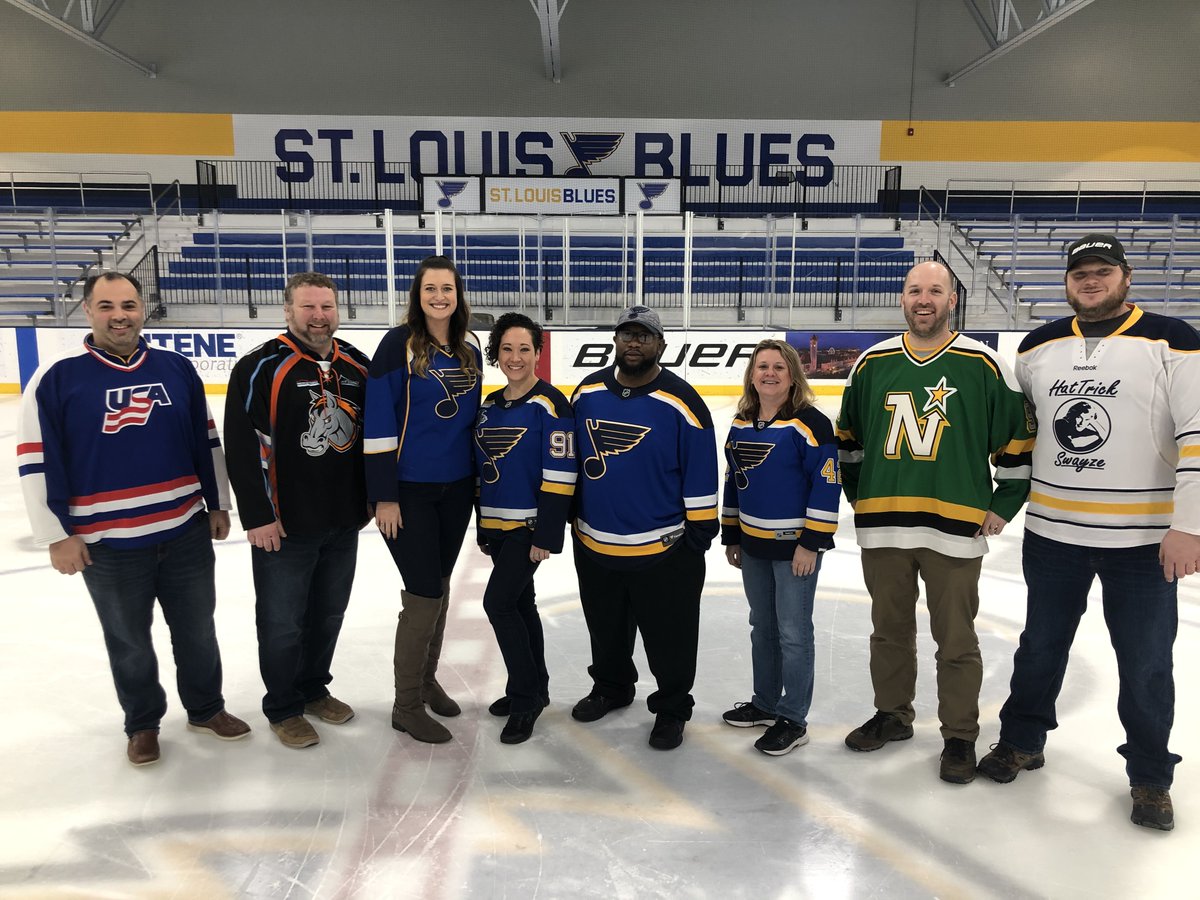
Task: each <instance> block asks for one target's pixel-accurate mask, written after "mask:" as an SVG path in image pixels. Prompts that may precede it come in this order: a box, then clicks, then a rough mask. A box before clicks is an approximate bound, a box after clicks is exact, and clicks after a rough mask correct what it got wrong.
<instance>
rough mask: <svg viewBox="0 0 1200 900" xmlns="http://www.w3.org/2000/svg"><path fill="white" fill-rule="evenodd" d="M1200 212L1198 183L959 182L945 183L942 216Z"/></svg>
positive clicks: (1129, 215)
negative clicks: (943, 211) (943, 212)
mask: <svg viewBox="0 0 1200 900" xmlns="http://www.w3.org/2000/svg"><path fill="white" fill-rule="evenodd" d="M1189 211H1190V212H1193V213H1194V212H1200V180H1194V179H1177V180H1164V179H1155V180H1144V179H1143V180H1136V179H1130V180H1117V179H1099V180H1097V179H1088V180H1075V181H1071V180H1064V179H1050V180H1044V181H1038V180H1028V179H997V178H988V179H963V178H952V179H949V180H948V181H947V182H946V204H945V214H946V215H947V216H956V217H958V218H962V217H964V216H968V217H981V218H982V217H988V216H992V217H1001V218H1006V219H1011V218H1013V217H1014V216H1017V215H1020V216H1025V217H1027V218H1030V217H1036V216H1044V217H1046V218H1060V219H1061V218H1068V217H1075V218H1079V219H1091V218H1097V217H1102V218H1107V219H1112V218H1114V217H1116V218H1139V219H1145V218H1148V217H1152V216H1170V215H1176V214H1180V213H1186V212H1189Z"/></svg>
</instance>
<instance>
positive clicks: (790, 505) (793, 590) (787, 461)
mask: <svg viewBox="0 0 1200 900" xmlns="http://www.w3.org/2000/svg"><path fill="white" fill-rule="evenodd" d="M813 403H814V397H813V392H812V389H811V388H810V387H809V385H808V381H807V380H806V379H805V377H804V371H803V368H802V366H801V363H800V356H799V354H798V353H797V352H796V350H795V349H794V348H793V347H791V346H790V345H789V344H787V343H786V342H784V341H779V340H773V339H768V340H764V341H760V342H759V343H758V345H757V346H756V347H755V348H754V355H753V356H752V357H751V359H750V363H749V364H748V365H747V367H746V375H745V378H744V380H743V389H742V397H741V400H740V401H739V402H738V407H737V412H736V414H735V415H734V419H733V425H732V427H731V428H730V429H729V437H728V439H727V440H726V441H725V460H726V463H727V466H728V468H727V470H726V473H725V494H724V500H723V503H722V510H721V542H722V543H723V544H725V545H726V546H725V556H726V558H727V559H728V560H729V563H730V565H732V566H734V567H735V568H738V569H741V571H742V584H743V586H744V587H745V590H746V599H747V600H748V601H749V603H750V648H751V661H752V665H753V670H754V696H753V698H752V699H751V700H750V701H749V702H746V703H738V704H736V705H735V706H734V708H733V709H731V710H729V711H728V712H726V713H725V714H724V716H723V718H724V720H725V721H726V722H727V723H728V724H730V725H734V726H736V727H739V728H748V727H752V726H755V725H768V726H769V727H768V728H767V731H766V733H765V734H764V735H763V736H762V737H760V738H759V739H758V741H756V742H755V744H754V746H755V749H757V750H760V751H762V752H763V753H767V754H770V755H772V756H782V755H783V754H785V753H790V752H791V751H792V750H794V749H796V748H797V747H799V746H802V745H803V744H806V743H808V709H809V705H810V704H811V702H812V691H813V622H812V617H813V597H814V595H815V594H816V589H817V573H818V572H819V571H820V569H821V553H822V552H823V551H825V550H827V549H829V548H830V547H832V546H833V533H834V531H836V530H837V519H838V499H839V494H840V491H841V485H840V481H839V478H838V463H837V443H836V438H835V437H834V432H833V426H832V425H831V424H830V421H829V419H828V418H826V417H825V415H824V414H823V413H821V411H820V410H818V409H817V408H816V407H815V406H814V405H813Z"/></svg>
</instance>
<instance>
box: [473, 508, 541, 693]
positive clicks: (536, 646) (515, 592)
mask: <svg viewBox="0 0 1200 900" xmlns="http://www.w3.org/2000/svg"><path fill="white" fill-rule="evenodd" d="M531 538H532V534H531V532H529V531H528V530H526V529H523V528H522V529H518V530H516V531H512V532H509V533H507V534H506V535H505V536H504V537H502V538H492V537H489V538H488V553H489V555H490V556H491V558H492V577H491V578H489V579H488V583H487V588H486V589H485V590H484V592H483V611H484V612H486V613H487V617H488V621H489V622H491V623H492V629H493V630H494V631H495V632H496V643H497V644H498V645H499V646H500V655H501V656H503V657H504V666H505V668H507V669H508V685H507V687H506V688H505V691H504V693H505V696H507V697H508V699H509V700H510V701H512V712H514V713H526V712H533V711H534V710H535V709H540V708H541V705H542V700H543V698H544V697H546V696H547V695H548V693H549V690H550V688H549V685H550V676H549V674H548V673H547V672H546V641H545V638H544V637H543V635H542V620H541V619H540V618H539V617H538V611H537V601H536V598H535V595H534V590H533V573H534V572H536V571H537V567H538V565H539V564H538V563H535V562H532V561H530V559H529V549H530V547H531V546H532V545H531V543H530V541H531Z"/></svg>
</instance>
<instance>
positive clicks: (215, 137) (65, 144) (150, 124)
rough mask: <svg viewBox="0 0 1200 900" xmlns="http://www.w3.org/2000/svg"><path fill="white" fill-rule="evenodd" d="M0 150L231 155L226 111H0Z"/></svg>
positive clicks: (229, 121) (230, 126)
mask: <svg viewBox="0 0 1200 900" xmlns="http://www.w3.org/2000/svg"><path fill="white" fill-rule="evenodd" d="M0 153H123V154H129V155H137V156H233V116H231V115H229V114H228V113H126V112H0Z"/></svg>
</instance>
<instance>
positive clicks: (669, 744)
mask: <svg viewBox="0 0 1200 900" xmlns="http://www.w3.org/2000/svg"><path fill="white" fill-rule="evenodd" d="M684 724H685V723H684V721H683V719H677V718H675V717H674V716H668V715H667V714H666V713H659V714H658V715H657V716H656V717H655V719H654V728H653V730H651V732H650V746H651V747H653V748H654V749H655V750H674V749H675V748H676V747H678V746H679V745H680V744H682V743H683V726H684Z"/></svg>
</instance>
